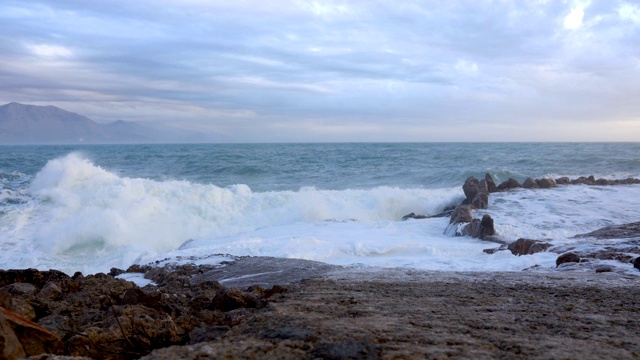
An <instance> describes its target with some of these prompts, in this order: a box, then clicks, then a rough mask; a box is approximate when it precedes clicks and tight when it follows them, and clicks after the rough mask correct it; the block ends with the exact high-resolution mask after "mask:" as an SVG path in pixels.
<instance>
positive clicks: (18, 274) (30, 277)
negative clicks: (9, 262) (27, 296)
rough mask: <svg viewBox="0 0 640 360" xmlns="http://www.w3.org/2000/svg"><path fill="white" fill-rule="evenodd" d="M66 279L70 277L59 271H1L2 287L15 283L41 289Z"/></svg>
mask: <svg viewBox="0 0 640 360" xmlns="http://www.w3.org/2000/svg"><path fill="white" fill-rule="evenodd" d="M64 279H69V275H67V274H65V273H63V272H62V271H58V270H49V271H39V270H36V269H26V270H0V287H2V286H5V285H8V284H13V283H29V284H32V285H34V286H35V287H36V288H38V289H39V288H42V287H43V286H44V285H45V284H46V283H48V282H50V281H59V280H64Z"/></svg>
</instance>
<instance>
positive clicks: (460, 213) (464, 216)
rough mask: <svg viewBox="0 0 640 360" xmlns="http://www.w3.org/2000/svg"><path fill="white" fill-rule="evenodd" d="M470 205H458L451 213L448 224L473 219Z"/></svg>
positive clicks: (466, 221)
mask: <svg viewBox="0 0 640 360" xmlns="http://www.w3.org/2000/svg"><path fill="white" fill-rule="evenodd" d="M471 211H472V208H471V205H460V206H458V207H457V208H456V209H455V210H453V213H452V214H451V219H449V224H459V223H468V222H471V221H473V216H472V215H471Z"/></svg>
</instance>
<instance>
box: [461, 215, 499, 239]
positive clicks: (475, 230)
mask: <svg viewBox="0 0 640 360" xmlns="http://www.w3.org/2000/svg"><path fill="white" fill-rule="evenodd" d="M495 233H496V230H495V228H494V227H493V219H492V218H491V216H490V215H489V214H484V215H483V216H482V220H478V219H473V221H472V222H471V223H469V224H468V225H467V226H465V227H464V228H462V230H461V235H463V236H471V237H473V238H477V239H482V240H484V239H486V238H488V237H490V236H493V235H495Z"/></svg>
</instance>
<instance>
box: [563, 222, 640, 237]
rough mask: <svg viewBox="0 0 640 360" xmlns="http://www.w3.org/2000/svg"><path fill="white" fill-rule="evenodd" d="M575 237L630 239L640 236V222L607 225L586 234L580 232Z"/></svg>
mask: <svg viewBox="0 0 640 360" xmlns="http://www.w3.org/2000/svg"><path fill="white" fill-rule="evenodd" d="M574 237H575V238H583V237H594V238H596V239H628V238H635V237H638V238H640V222H635V223H628V224H621V225H611V226H605V227H603V228H601V229H598V230H595V231H592V232H589V233H586V234H578V235H576V236H574Z"/></svg>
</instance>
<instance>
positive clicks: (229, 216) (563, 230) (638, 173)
mask: <svg viewBox="0 0 640 360" xmlns="http://www.w3.org/2000/svg"><path fill="white" fill-rule="evenodd" d="M486 172H489V173H491V174H492V175H493V176H494V178H495V179H496V182H500V181H504V180H506V179H508V178H510V177H513V178H516V179H517V180H519V181H524V179H525V178H526V177H529V176H531V177H535V178H541V177H552V178H558V177H561V176H568V177H571V178H575V177H578V176H589V175H593V176H595V177H596V178H607V179H620V178H628V177H636V178H640V143H380V144H367V143H345V144H342V143H340V144H198V145H191V144H190V145H177V144H173V145H83V146H0V252H1V254H0V263H2V264H4V266H2V267H4V268H7V267H36V268H59V269H62V270H64V271H68V272H71V273H72V272H74V271H76V270H80V271H84V272H95V271H105V270H108V269H109V268H110V267H111V266H117V267H127V266H129V265H131V264H132V263H144V262H148V261H153V260H156V259H164V258H166V257H184V256H196V255H197V256H202V255H206V254H215V253H229V254H233V255H268V256H282V257H296V258H305V259H312V260H318V261H325V262H328V263H335V264H341V265H350V264H364V265H367V266H384V267H389V266H392V267H397V266H400V267H410V268H423V269H435V270H478V271H492V270H522V269H525V268H530V267H531V266H538V267H543V268H552V267H553V266H554V259H555V257H556V256H557V254H536V255H533V256H529V257H519V258H517V257H513V256H512V255H510V254H505V253H504V252H501V253H499V254H497V255H491V256H489V255H487V254H485V253H483V252H482V250H483V249H484V248H489V247H492V245H491V244H487V243H486V242H482V241H480V240H477V239H468V238H455V239H452V238H448V237H446V236H445V235H444V234H443V229H444V228H445V227H446V225H447V221H448V220H447V219H429V220H424V221H407V222H402V221H400V219H401V218H402V215H404V214H407V213H409V212H415V213H419V214H427V215H428V214H436V213H438V212H440V211H442V209H444V208H445V207H447V206H450V205H452V204H456V203H458V202H459V201H460V200H461V199H462V196H463V195H462V189H461V185H462V183H463V182H464V180H465V179H466V178H467V177H468V176H476V177H483V176H484V174H485V173H486ZM639 194H640V187H639V186H637V185H631V186H628V185H624V186H622V185H621V186H615V187H587V186H570V187H559V188H557V189H552V190H541V191H538V192H532V191H531V190H526V191H525V190H517V191H513V192H509V193H500V194H493V195H492V197H491V199H490V206H489V209H488V210H487V212H488V213H490V214H491V215H492V216H493V217H494V219H495V220H496V228H497V230H498V231H499V233H500V234H501V235H502V236H503V237H505V238H506V239H507V240H515V239H517V238H518V237H532V238H541V239H547V240H549V241H551V242H552V243H553V244H554V245H555V246H556V247H557V248H563V247H564V248H567V247H570V246H574V245H575V246H582V247H589V246H596V245H597V244H596V242H595V241H593V240H584V241H586V243H580V244H576V241H575V240H573V239H572V236H573V235H575V234H577V233H580V232H587V231H591V230H594V229H596V228H598V227H601V226H605V225H609V224H615V223H623V222H631V221H638V213H640V204H639V202H638V200H637V199H638V198H639V197H638V195H639ZM187 241H189V243H188V244H189V245H188V246H187V245H184V244H185V242H187ZM590 241H591V242H590ZM598 246H599V245H598Z"/></svg>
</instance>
